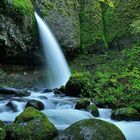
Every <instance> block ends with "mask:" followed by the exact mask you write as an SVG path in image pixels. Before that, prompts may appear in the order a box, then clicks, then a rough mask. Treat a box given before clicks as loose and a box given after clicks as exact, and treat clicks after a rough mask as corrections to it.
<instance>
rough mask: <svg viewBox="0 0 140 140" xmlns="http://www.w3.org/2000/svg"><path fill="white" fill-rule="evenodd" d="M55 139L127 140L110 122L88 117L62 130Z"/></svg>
mask: <svg viewBox="0 0 140 140" xmlns="http://www.w3.org/2000/svg"><path fill="white" fill-rule="evenodd" d="M55 140H126V139H125V136H124V135H123V133H122V132H121V130H120V129H119V128H118V127H117V126H115V125H114V124H111V123H109V122H105V121H103V120H98V119H86V120H82V121H79V122H77V123H74V124H72V125H71V126H70V127H68V128H67V129H65V130H64V131H63V132H60V133H59V134H58V136H57V137H56V138H55Z"/></svg>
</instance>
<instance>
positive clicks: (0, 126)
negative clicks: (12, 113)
mask: <svg viewBox="0 0 140 140" xmlns="http://www.w3.org/2000/svg"><path fill="white" fill-rule="evenodd" d="M5 137H6V127H5V125H4V123H3V122H2V121H0V140H5Z"/></svg>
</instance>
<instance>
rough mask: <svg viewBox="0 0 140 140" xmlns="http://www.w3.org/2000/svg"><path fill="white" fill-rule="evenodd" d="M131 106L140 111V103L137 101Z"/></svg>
mask: <svg viewBox="0 0 140 140" xmlns="http://www.w3.org/2000/svg"><path fill="white" fill-rule="evenodd" d="M130 107H132V108H134V109H136V110H137V111H138V112H139V113H140V103H135V104H133V105H131V106H130Z"/></svg>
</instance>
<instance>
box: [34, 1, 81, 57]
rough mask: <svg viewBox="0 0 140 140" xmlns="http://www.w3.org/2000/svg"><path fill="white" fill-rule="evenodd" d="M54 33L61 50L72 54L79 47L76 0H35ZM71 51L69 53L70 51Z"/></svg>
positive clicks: (77, 6)
mask: <svg viewBox="0 0 140 140" xmlns="http://www.w3.org/2000/svg"><path fill="white" fill-rule="evenodd" d="M35 5H36V7H37V9H39V11H40V12H41V14H42V16H43V17H44V20H45V21H46V23H47V24H48V25H49V27H50V28H51V30H52V32H53V33H54V34H55V36H56V38H57V40H58V41H59V43H60V44H61V47H62V48H63V51H64V52H65V53H66V54H67V55H69V56H73V55H74V54H72V53H73V51H74V52H75V51H76V50H78V48H79V47H80V22H79V3H78V1H77V0H54V1H51V0H42V1H40V0H37V1H36V3H35ZM70 52H71V53H70Z"/></svg>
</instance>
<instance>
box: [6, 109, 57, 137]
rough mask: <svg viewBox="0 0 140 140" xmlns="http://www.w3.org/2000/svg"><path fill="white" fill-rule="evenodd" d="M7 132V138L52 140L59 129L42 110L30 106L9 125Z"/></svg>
mask: <svg viewBox="0 0 140 140" xmlns="http://www.w3.org/2000/svg"><path fill="white" fill-rule="evenodd" d="M7 134H8V135H7V137H6V138H7V139H16V140H25V139H29V140H32V139H36V140H40V139H46V138H47V139H48V140H52V139H53V137H54V136H55V135H56V134H57V130H56V128H55V127H54V125H53V124H52V123H51V122H50V121H49V120H48V118H47V117H46V116H45V115H44V114H43V113H42V112H39V111H38V110H36V109H34V108H32V107H29V108H27V109H25V110H24V111H23V112H22V113H21V114H20V115H19V116H17V118H16V119H15V121H14V123H13V124H11V125H9V126H7Z"/></svg>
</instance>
